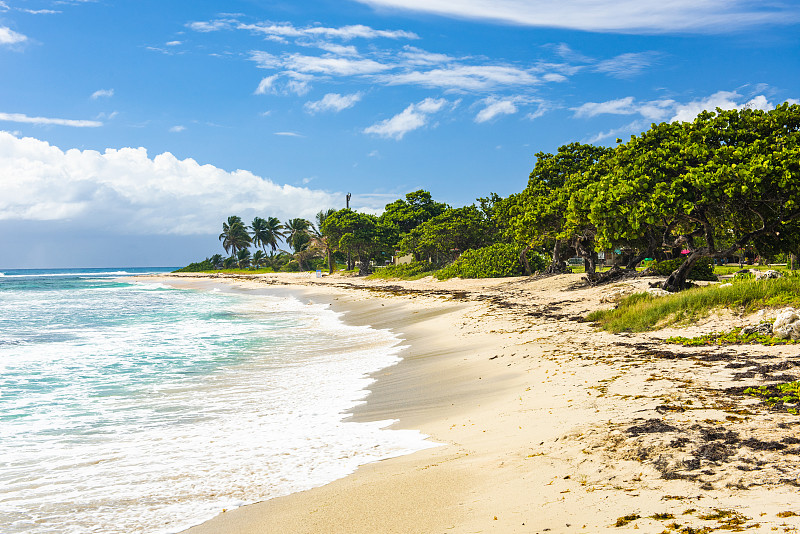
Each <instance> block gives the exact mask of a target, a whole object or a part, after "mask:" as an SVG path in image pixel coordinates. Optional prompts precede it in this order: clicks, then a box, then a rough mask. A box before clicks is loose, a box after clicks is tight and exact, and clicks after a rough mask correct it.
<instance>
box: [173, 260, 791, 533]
mask: <svg viewBox="0 0 800 534" xmlns="http://www.w3.org/2000/svg"><path fill="white" fill-rule="evenodd" d="M208 278H210V279H202V278H197V277H182V278H180V279H179V278H174V277H170V278H168V279H166V280H167V281H169V283H173V284H175V285H192V284H195V285H197V284H208V283H212V282H213V283H226V284H233V285H235V286H238V287H240V288H242V289H245V290H255V289H258V288H265V287H269V288H270V290H271V291H286V290H287V288H288V290H290V291H292V293H293V294H297V293H298V292H299V293H300V294H302V295H303V298H306V299H309V300H312V301H315V302H329V303H330V304H331V305H332V306H333V308H334V309H336V310H338V311H343V312H345V316H344V319H345V320H346V321H348V322H350V323H353V324H371V325H374V326H376V327H379V328H390V329H392V330H393V331H395V332H397V333H399V334H400V335H401V336H402V337H403V338H405V339H406V340H407V342H408V343H409V344H410V348H409V349H407V350H406V352H404V354H403V356H404V360H403V362H401V363H400V364H398V365H396V366H394V367H392V368H389V369H385V370H384V371H382V372H381V373H379V376H378V377H377V378H378V381H377V382H376V383H375V384H374V385H373V387H372V388H371V390H372V394H371V395H370V397H369V398H368V402H367V403H366V404H365V405H363V406H361V407H359V408H358V409H357V410H356V412H355V414H354V417H355V418H356V419H357V420H371V419H380V420H383V419H387V418H391V419H395V418H396V419H399V423H398V424H397V425H396V426H397V427H399V428H414V429H419V430H421V431H422V432H424V433H425V434H428V435H429V436H430V437H431V438H430V439H431V440H433V441H435V442H437V443H441V444H443V446H441V447H438V448H433V449H428V450H425V451H421V452H418V453H415V454H412V455H408V456H404V457H400V458H394V459H390V460H384V461H381V462H377V463H373V464H369V465H365V466H362V467H361V468H359V469H358V470H357V471H356V472H355V473H354V474H352V475H350V476H348V477H346V478H344V479H341V480H338V481H335V482H333V483H331V484H328V485H326V486H323V487H320V488H316V489H313V490H310V491H306V492H302V493H298V494H293V495H290V496H288V497H283V498H278V499H273V500H270V501H267V502H263V503H258V504H254V505H250V506H245V507H242V508H240V509H237V510H233V511H229V512H226V513H223V514H220V515H219V516H218V517H216V518H215V519H213V520H211V521H209V522H207V523H204V524H202V525H200V526H198V527H195V528H192V529H190V530H189V531H187V532H188V533H190V534H207V533H208V534H210V533H213V534H227V533H231V534H233V533H236V534H245V533H253V534H255V533H272V532H274V533H282V534H287V533H347V534H355V533H447V532H454V533H478V532H498V533H514V532H603V531H620V530H626V529H638V530H640V531H642V532H653V533H657V532H712V531H715V530H736V531H738V530H747V531H748V532H776V531H778V532H797V531H798V529H800V515H793V514H794V513H795V512H796V513H797V514H800V495H798V485H800V439H798V438H800V432H798V429H800V417H798V416H795V415H791V414H788V413H786V412H777V411H772V410H770V409H769V408H767V407H766V406H764V405H762V404H760V403H759V402H758V401H757V400H756V399H754V398H752V397H748V396H744V395H742V394H741V393H740V391H741V390H742V389H744V386H750V385H755V384H762V383H770V382H773V383H774V382H775V381H786V380H788V379H793V380H797V377H798V375H799V374H800V346H798V345H792V346H776V347H764V346H727V347H701V348H697V347H679V346H676V345H670V344H666V343H665V342H664V341H663V340H664V339H665V338H666V337H668V336H670V335H675V334H680V335H685V336H694V335H699V334H702V333H708V332H712V331H721V330H727V329H730V328H731V327H732V326H735V325H741V324H743V323H750V322H754V321H755V318H753V317H750V318H740V317H735V316H733V315H731V314H729V313H723V314H719V315H713V316H712V317H709V318H707V319H704V320H703V321H701V322H699V323H697V324H694V325H692V326H689V327H686V328H681V329H674V328H673V329H671V330H670V331H658V332H654V333H648V334H625V335H613V334H608V333H604V332H599V331H597V330H596V329H594V328H593V327H592V326H591V325H590V324H587V323H584V322H581V321H580V318H581V317H583V316H585V315H586V313H587V312H589V311H590V310H593V309H596V308H598V307H609V306H611V305H612V304H611V302H612V301H613V299H614V298H615V297H616V296H617V295H618V294H621V293H626V292H630V291H633V290H642V289H643V288H645V287H646V285H647V282H649V281H651V280H641V279H640V280H636V281H631V282H623V283H620V284H615V285H613V286H607V287H604V288H586V287H584V286H582V285H581V282H580V277H579V276H578V275H562V276H557V277H550V278H545V279H539V280H536V279H532V278H513V279H502V280H450V281H445V282H439V281H435V280H432V279H423V280H420V281H414V282H385V281H367V280H361V279H351V278H342V277H337V276H332V277H324V278H322V279H317V278H312V277H309V276H308V275H279V274H276V275H263V276H255V277H242V276H220V275H212V276H210V277H208ZM730 388H734V389H730ZM736 388H738V389H736ZM625 516H630V517H631V518H632V517H634V516H635V517H636V518H635V519H632V520H630V521H629V522H626V521H625V520H624V519H622V518H624V517H625ZM620 523H623V524H621V525H619V526H618V524H620ZM703 529H705V530H703Z"/></svg>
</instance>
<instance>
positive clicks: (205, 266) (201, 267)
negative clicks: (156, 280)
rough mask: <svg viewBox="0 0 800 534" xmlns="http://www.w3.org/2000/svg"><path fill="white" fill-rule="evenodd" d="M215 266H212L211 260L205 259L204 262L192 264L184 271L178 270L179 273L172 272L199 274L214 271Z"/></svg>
mask: <svg viewBox="0 0 800 534" xmlns="http://www.w3.org/2000/svg"><path fill="white" fill-rule="evenodd" d="M213 270H214V265H212V263H211V260H208V259H205V260H203V261H198V262H195V263H190V264H189V265H187V266H186V267H183V268H182V269H178V270H177V271H172V272H174V273H199V272H203V271H213Z"/></svg>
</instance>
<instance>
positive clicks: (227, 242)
mask: <svg viewBox="0 0 800 534" xmlns="http://www.w3.org/2000/svg"><path fill="white" fill-rule="evenodd" d="M219 240H220V241H222V247H223V248H224V249H225V252H227V253H229V254H230V255H231V257H233V256H234V255H236V253H237V252H238V251H240V250H242V249H246V248H247V247H249V246H250V234H248V233H247V228H246V227H245V225H244V223H243V222H242V218H241V217H239V216H237V215H231V216H230V217H228V222H224V223H222V233H221V234H219Z"/></svg>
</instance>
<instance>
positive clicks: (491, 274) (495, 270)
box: [434, 243, 547, 280]
mask: <svg viewBox="0 0 800 534" xmlns="http://www.w3.org/2000/svg"><path fill="white" fill-rule="evenodd" d="M521 250H522V249H521V248H520V247H519V246H517V245H510V244H506V243H496V244H494V245H491V246H488V247H484V248H478V249H472V250H468V251H466V252H464V253H463V254H462V255H461V256H460V257H459V258H458V259H457V260H456V261H454V262H453V263H451V264H450V265H448V266H447V267H445V268H443V269H440V270H439V271H436V273H435V275H434V276H436V278H438V279H439V280H446V279H448V278H454V277H456V276H458V277H461V278H503V277H507V276H522V275H523V274H525V271H524V267H523V266H522V263H521V262H520V261H519V254H520V251H521ZM528 262H529V263H530V266H531V270H532V271H542V270H544V269H545V268H546V267H547V259H546V258H544V257H542V256H541V255H539V254H536V253H532V252H529V253H528Z"/></svg>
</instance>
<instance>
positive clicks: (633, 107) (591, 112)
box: [572, 96, 677, 120]
mask: <svg viewBox="0 0 800 534" xmlns="http://www.w3.org/2000/svg"><path fill="white" fill-rule="evenodd" d="M676 105H677V103H676V102H675V101H674V100H669V99H665V100H652V101H649V102H643V103H639V102H636V99H635V98H634V97H632V96H626V97H625V98H618V99H616V100H609V101H607V102H587V103H585V104H583V105H581V106H579V107H577V108H572V110H573V111H574V112H575V115H574V116H575V117H576V118H592V117H596V116H597V115H607V114H610V115H636V114H638V115H641V116H643V117H644V118H646V119H650V120H664V119H666V118H667V117H668V116H669V115H670V114H671V113H673V112H674V109H675V106H676Z"/></svg>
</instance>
